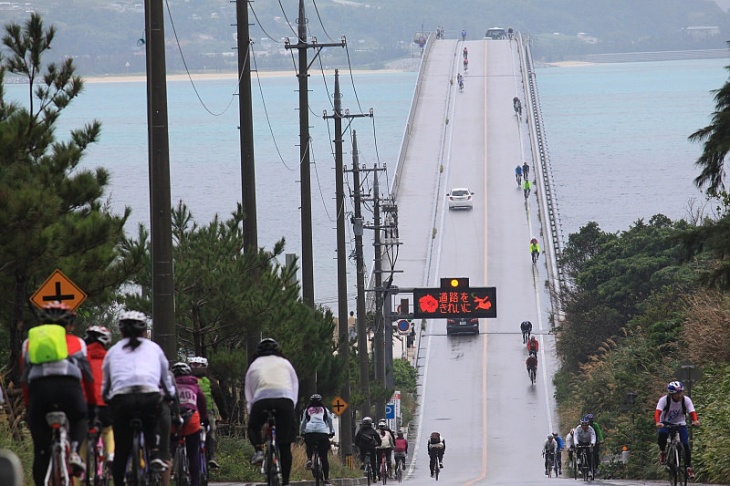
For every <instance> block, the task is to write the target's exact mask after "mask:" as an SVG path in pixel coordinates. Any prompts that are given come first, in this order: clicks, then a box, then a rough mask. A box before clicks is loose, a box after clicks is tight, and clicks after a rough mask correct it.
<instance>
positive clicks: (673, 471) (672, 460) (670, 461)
mask: <svg viewBox="0 0 730 486" xmlns="http://www.w3.org/2000/svg"><path fill="white" fill-rule="evenodd" d="M667 469H668V470H669V482H670V483H671V484H672V486H677V482H678V480H679V450H678V449H677V447H676V446H675V445H674V443H670V444H669V449H668V450H667Z"/></svg>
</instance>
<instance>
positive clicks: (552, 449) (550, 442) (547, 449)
mask: <svg viewBox="0 0 730 486" xmlns="http://www.w3.org/2000/svg"><path fill="white" fill-rule="evenodd" d="M557 450H558V443H557V442H556V441H555V440H554V438H553V436H552V435H548V436H547V440H546V441H545V444H543V446H542V457H544V458H545V475H546V476H547V475H548V474H549V473H550V464H548V454H549V453H552V455H553V461H555V460H556V456H557Z"/></svg>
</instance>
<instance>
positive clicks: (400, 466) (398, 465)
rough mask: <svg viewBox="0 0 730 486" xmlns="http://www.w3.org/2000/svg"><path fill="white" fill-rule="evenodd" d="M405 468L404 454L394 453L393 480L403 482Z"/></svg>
mask: <svg viewBox="0 0 730 486" xmlns="http://www.w3.org/2000/svg"><path fill="white" fill-rule="evenodd" d="M405 468H406V453H405V452H396V453H395V479H397V480H398V482H399V483H402V482H403V470H404V469H405Z"/></svg>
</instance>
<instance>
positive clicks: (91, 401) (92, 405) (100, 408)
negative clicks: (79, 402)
mask: <svg viewBox="0 0 730 486" xmlns="http://www.w3.org/2000/svg"><path fill="white" fill-rule="evenodd" d="M84 341H85V342H86V351H87V354H88V359H89V365H90V366H91V373H92V375H94V394H93V395H91V396H87V397H86V402H87V404H88V406H89V420H90V421H92V422H91V423H92V424H93V421H94V420H95V419H98V420H99V422H100V423H101V439H102V441H103V442H104V452H105V454H106V457H105V459H106V462H107V463H108V464H110V465H111V463H112V461H114V432H113V431H112V416H111V412H110V411H109V407H108V406H107V404H106V402H105V401H104V399H103V398H102V397H101V382H102V380H103V376H104V372H103V371H102V363H103V362H104V358H106V353H107V350H108V349H109V346H111V344H112V332H111V331H110V330H109V329H107V328H106V327H104V326H91V327H89V328H88V329H87V330H86V332H85V334H84ZM87 446H88V447H93V444H90V443H87Z"/></svg>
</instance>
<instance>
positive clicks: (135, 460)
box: [125, 416, 162, 486]
mask: <svg viewBox="0 0 730 486" xmlns="http://www.w3.org/2000/svg"><path fill="white" fill-rule="evenodd" d="M129 426H130V428H131V429H132V452H131V454H130V457H129V459H128V460H127V467H126V473H125V484H127V485H128V486H158V485H160V484H162V475H161V472H158V471H155V470H154V469H152V468H151V467H150V450H149V449H148V447H147V443H146V442H145V440H144V429H143V425H142V418H141V417H139V416H138V417H135V418H133V419H132V420H130V421H129Z"/></svg>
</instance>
